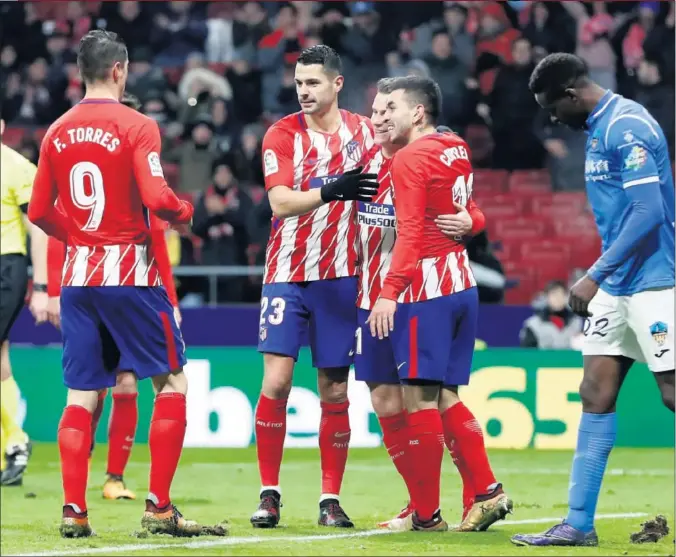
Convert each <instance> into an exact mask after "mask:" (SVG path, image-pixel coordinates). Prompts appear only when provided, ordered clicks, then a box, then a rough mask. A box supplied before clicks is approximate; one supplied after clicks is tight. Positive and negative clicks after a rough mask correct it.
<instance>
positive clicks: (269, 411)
mask: <svg viewBox="0 0 676 557" xmlns="http://www.w3.org/2000/svg"><path fill="white" fill-rule="evenodd" d="M295 80H296V92H297V94H298V100H299V102H300V105H301V111H300V112H297V113H295V114H291V115H289V116H286V117H284V118H282V119H281V120H280V121H279V122H277V123H275V124H273V125H272V126H271V127H270V129H269V130H268V131H267V133H266V134H265V138H264V139H263V146H262V148H263V166H264V175H265V187H266V190H267V191H268V196H269V199H270V205H271V207H272V211H273V214H274V217H273V219H272V227H271V232H270V240H269V242H268V248H267V254H266V261H265V278H264V284H263V291H262V297H261V315H260V330H259V344H258V350H259V352H262V353H263V354H264V376H263V386H262V389H261V395H260V398H259V400H258V405H257V408H256V417H255V423H256V447H257V449H258V466H259V471H260V479H261V491H260V503H259V505H258V509H257V510H256V512H255V513H254V514H253V516H252V517H251V523H252V524H253V526H254V527H258V528H274V527H275V526H277V523H278V522H279V516H280V515H279V511H280V506H281V505H280V499H281V488H280V486H279V470H280V466H281V461H282V452H283V449H284V437H285V435H286V406H287V399H288V396H289V392H290V391H291V381H292V377H293V368H294V364H295V361H296V359H297V358H298V351H299V349H300V346H301V342H302V341H303V340H304V337H305V333H306V332H307V331H308V329H309V340H310V348H311V351H312V363H313V365H314V367H316V368H317V369H318V373H319V380H318V386H319V397H320V400H321V409H322V413H321V422H320V424H319V452H320V460H321V469H322V493H321V496H320V500H319V521H318V522H319V524H320V525H323V526H334V527H339V528H352V527H353V524H352V521H350V519H349V518H348V516H347V515H346V514H345V511H343V509H342V507H341V506H340V503H339V496H340V489H341V485H342V481H343V474H344V472H345V464H346V461H347V451H348V446H349V441H350V421H349V417H348V405H349V403H348V400H347V378H348V373H349V368H350V365H351V364H352V361H353V356H354V335H355V332H354V327H355V322H356V307H355V300H356V297H357V278H356V275H357V249H356V240H357V226H356V220H355V200H361V201H370V200H371V198H372V197H373V195H375V193H376V190H377V187H378V184H377V183H376V182H372V181H371V180H375V179H376V177H377V176H376V174H360V172H361V170H362V168H363V167H364V166H365V165H366V164H367V163H368V162H369V160H370V156H371V150H372V149H373V147H374V143H373V129H372V127H371V123H370V122H369V120H368V119H366V118H364V117H362V116H359V115H357V114H352V113H350V112H347V111H345V110H340V109H339V108H338V102H337V100H338V93H339V92H340V90H341V89H342V86H343V77H342V75H341V62H340V57H339V56H338V54H337V53H336V52H335V51H334V50H333V49H332V48H330V47H328V46H325V45H318V46H314V47H311V48H308V49H306V50H304V51H303V52H302V53H301V54H300V57H299V58H298V62H297V64H296V73H295Z"/></svg>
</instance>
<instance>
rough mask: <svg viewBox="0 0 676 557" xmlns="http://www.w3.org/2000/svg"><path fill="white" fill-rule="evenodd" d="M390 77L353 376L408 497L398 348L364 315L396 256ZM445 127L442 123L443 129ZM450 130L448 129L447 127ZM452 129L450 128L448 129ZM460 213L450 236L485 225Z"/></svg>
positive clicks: (366, 228) (365, 229) (448, 225)
mask: <svg viewBox="0 0 676 557" xmlns="http://www.w3.org/2000/svg"><path fill="white" fill-rule="evenodd" d="M390 82H391V79H390V78H385V79H381V80H380V81H379V82H378V93H377V95H376V97H375V99H374V100H373V107H372V115H371V123H372V124H373V127H374V131H375V142H376V145H378V146H379V149H378V150H377V152H376V153H375V155H374V157H373V160H372V161H371V163H370V164H369V165H368V167H367V170H368V171H369V172H372V173H377V174H378V183H379V188H378V193H377V194H376V197H375V198H374V199H373V201H371V202H358V204H357V224H358V228H359V232H358V233H359V248H360V253H359V295H358V298H357V306H358V309H357V315H358V322H357V342H356V348H355V361H354V368H355V378H356V379H357V380H358V381H365V382H366V383H367V385H368V387H369V390H370V392H371V402H372V404H373V409H374V411H375V413H376V415H377V416H378V419H379V421H380V426H381V429H382V432H383V443H384V445H385V447H386V449H387V451H388V453H389V455H390V457H391V458H392V461H393V463H394V465H395V467H396V468H397V470H398V471H399V473H400V474H401V476H402V478H403V479H404V482H405V483H406V486H407V487H409V498H410V496H411V493H410V492H411V490H412V487H410V486H413V482H414V481H415V477H414V475H415V472H414V466H415V463H414V462H413V461H412V460H411V458H410V452H409V450H408V444H409V443H408V441H409V439H408V428H407V420H406V410H405V407H404V400H403V392H402V387H401V383H400V380H399V373H398V371H397V366H396V363H395V357H394V350H393V347H392V345H391V343H390V341H389V339H378V338H374V337H372V336H371V334H370V332H369V330H368V326H367V325H366V320H367V318H368V316H369V311H370V310H371V308H372V307H373V305H374V304H375V302H376V300H377V299H378V297H379V296H380V293H381V290H382V287H383V281H384V280H385V277H386V275H387V272H388V270H389V268H390V264H391V261H392V250H393V247H394V244H395V239H396V218H395V212H394V205H393V201H392V173H391V163H392V159H393V157H394V155H395V154H396V152H397V151H399V150H400V149H401V148H402V147H403V145H401V144H394V143H392V142H391V141H390V130H389V128H390V123H389V118H388V116H387V92H388V86H389V83H390ZM440 129H441V128H440ZM446 129H447V130H448V128H446ZM448 131H450V130H448ZM456 208H457V209H458V213H456V214H447V215H440V216H439V218H438V224H439V227H440V229H441V230H442V231H444V230H451V231H452V233H446V232H445V234H446V235H447V236H465V235H475V234H478V233H479V232H480V231H481V230H483V228H484V225H485V217H484V215H483V213H482V212H481V210H480V209H479V207H478V206H477V205H476V204H475V203H474V201H473V200H471V199H470V201H469V203H468V206H467V208H465V207H464V206H462V205H459V204H456ZM472 503H473V494H472V485H471V482H468V481H466V477H465V475H463V507H464V508H465V509H467V510H469V508H471V506H472ZM412 512H413V508H412V506H411V504H410V503H409V505H407V507H406V508H405V509H403V510H402V511H401V512H400V513H399V515H397V516H396V517H395V518H394V519H392V520H389V521H386V522H381V523H380V524H379V526H381V527H388V528H396V527H397V525H398V524H401V522H402V521H403V520H404V519H406V518H407V517H408V516H409V515H410V514H411V513H412Z"/></svg>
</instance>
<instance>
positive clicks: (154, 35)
mask: <svg viewBox="0 0 676 557" xmlns="http://www.w3.org/2000/svg"><path fill="white" fill-rule="evenodd" d="M192 6H193V3H192V2H187V1H185V0H172V1H171V2H169V3H168V6H167V9H166V10H165V11H163V12H160V13H158V14H156V15H155V17H154V19H153V23H154V25H153V26H152V27H151V29H150V44H151V46H152V47H153V49H154V51H155V52H156V53H157V56H156V57H155V64H158V65H159V66H162V67H176V66H183V65H184V64H185V61H186V59H187V58H188V56H189V55H190V54H192V53H193V52H204V42H205V41H206V38H207V33H208V29H207V24H206V21H205V20H204V19H202V18H201V17H199V16H198V15H197V14H196V11H197V9H195V10H192ZM191 10H192V11H193V12H195V13H192V14H191Z"/></svg>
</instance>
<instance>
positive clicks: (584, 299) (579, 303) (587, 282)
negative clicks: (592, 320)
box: [568, 275, 599, 318]
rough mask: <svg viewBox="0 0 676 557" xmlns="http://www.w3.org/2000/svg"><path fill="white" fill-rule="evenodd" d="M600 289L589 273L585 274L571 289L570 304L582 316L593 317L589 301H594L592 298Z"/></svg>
mask: <svg viewBox="0 0 676 557" xmlns="http://www.w3.org/2000/svg"><path fill="white" fill-rule="evenodd" d="M598 291H599V285H598V284H596V283H595V282H594V281H593V280H592V279H591V278H589V275H584V276H583V277H582V278H581V279H580V280H578V281H577V282H576V283H575V284H574V285H573V287H572V288H571V289H570V294H569V296H568V304H569V305H570V307H571V309H572V310H573V312H575V313H576V314H577V315H579V316H580V317H585V318H586V317H591V316H592V314H591V313H589V302H591V301H592V298H593V297H594V296H596V293H597V292H598Z"/></svg>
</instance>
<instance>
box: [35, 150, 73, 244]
mask: <svg viewBox="0 0 676 557" xmlns="http://www.w3.org/2000/svg"><path fill="white" fill-rule="evenodd" d="M49 145H50V141H49V140H48V137H45V138H44V139H43V140H42V145H41V146H40V159H39V160H38V169H37V172H36V174H35V181H34V182H33V188H32V192H31V196H30V202H29V204H28V220H30V221H31V222H32V223H33V224H35V225H36V226H38V227H40V228H41V229H42V230H44V231H45V233H46V234H47V235H48V236H54V237H55V238H58V239H59V240H61V241H62V242H65V243H68V231H69V229H70V227H69V221H68V219H67V218H66V216H65V215H64V214H63V213H61V212H59V211H57V210H56V208H55V207H54V203H55V202H56V199H57V197H58V195H59V192H58V189H57V187H56V182H55V180H54V175H53V171H52V166H51V161H50V160H49Z"/></svg>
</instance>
